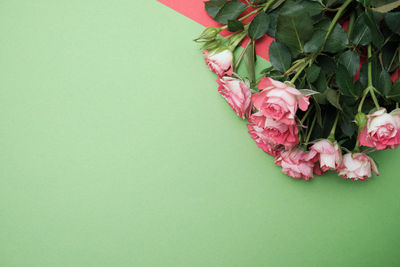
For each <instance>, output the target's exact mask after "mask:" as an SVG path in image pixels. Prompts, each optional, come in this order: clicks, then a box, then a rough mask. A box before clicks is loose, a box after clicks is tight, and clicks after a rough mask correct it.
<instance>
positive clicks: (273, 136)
mask: <svg viewBox="0 0 400 267" xmlns="http://www.w3.org/2000/svg"><path fill="white" fill-rule="evenodd" d="M249 120H250V121H251V122H253V123H255V124H256V125H258V126H259V127H261V128H263V129H264V132H263V134H264V135H265V136H267V137H268V139H269V140H271V142H272V143H275V144H279V145H283V146H285V147H293V146H295V145H297V144H298V143H299V138H298V133H299V131H298V129H297V126H296V125H287V124H284V123H282V122H280V121H275V120H274V119H271V118H268V117H265V116H264V115H263V114H262V113H261V112H257V113H254V114H253V115H251V117H250V119H249Z"/></svg>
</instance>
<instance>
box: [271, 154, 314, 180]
mask: <svg viewBox="0 0 400 267" xmlns="http://www.w3.org/2000/svg"><path fill="white" fill-rule="evenodd" d="M316 155H317V153H316V152H315V151H313V150H311V151H309V152H305V151H303V150H301V149H298V148H294V149H291V150H288V151H283V152H281V153H280V155H279V156H278V157H277V158H276V159H275V164H276V165H278V166H281V167H282V171H283V172H284V173H285V174H286V175H288V176H290V177H293V178H295V179H299V178H302V179H304V180H308V179H310V178H313V177H314V171H316V172H317V170H314V165H315V161H316ZM317 173H318V172H317Z"/></svg>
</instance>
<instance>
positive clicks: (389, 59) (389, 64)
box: [381, 42, 399, 72]
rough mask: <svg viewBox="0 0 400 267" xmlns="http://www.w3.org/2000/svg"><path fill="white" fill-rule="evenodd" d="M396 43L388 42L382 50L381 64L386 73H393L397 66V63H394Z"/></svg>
mask: <svg viewBox="0 0 400 267" xmlns="http://www.w3.org/2000/svg"><path fill="white" fill-rule="evenodd" d="M397 48H398V44H397V42H388V43H387V44H386V45H385V46H384V47H383V48H382V55H381V56H382V64H383V67H384V68H385V70H386V71H387V72H392V71H394V70H395V69H396V68H397V66H398V63H399V62H398V61H396V56H397V53H398V49H397Z"/></svg>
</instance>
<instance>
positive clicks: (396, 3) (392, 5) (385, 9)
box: [372, 0, 400, 13]
mask: <svg viewBox="0 0 400 267" xmlns="http://www.w3.org/2000/svg"><path fill="white" fill-rule="evenodd" d="M399 6H400V0H397V1H394V2H392V3H389V4H386V5H383V6H380V7H376V8H372V10H373V11H375V12H380V13H387V12H389V11H391V10H393V9H395V8H397V7H399Z"/></svg>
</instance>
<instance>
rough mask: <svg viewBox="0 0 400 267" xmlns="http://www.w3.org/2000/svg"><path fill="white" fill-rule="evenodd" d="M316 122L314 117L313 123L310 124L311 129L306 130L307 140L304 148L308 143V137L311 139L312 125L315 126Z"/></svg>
mask: <svg viewBox="0 0 400 267" xmlns="http://www.w3.org/2000/svg"><path fill="white" fill-rule="evenodd" d="M316 120H317V116H314V119H313V121H312V123H311V127H310V129H309V130H308V134H307V138H306V141H305V143H304V144H305V146H307V145H308V141H309V140H310V137H311V133H312V131H313V129H314V125H315V121H316Z"/></svg>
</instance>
